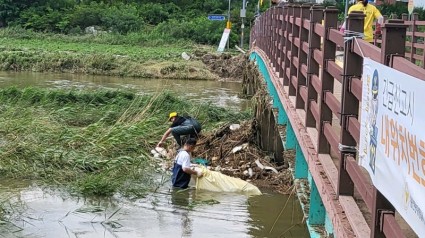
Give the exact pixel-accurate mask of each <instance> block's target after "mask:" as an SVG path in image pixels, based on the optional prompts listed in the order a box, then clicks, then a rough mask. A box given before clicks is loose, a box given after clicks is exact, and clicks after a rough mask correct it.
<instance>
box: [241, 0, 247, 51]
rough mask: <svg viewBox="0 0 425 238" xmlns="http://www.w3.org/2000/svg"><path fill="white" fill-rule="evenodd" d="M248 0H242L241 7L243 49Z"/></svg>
mask: <svg viewBox="0 0 425 238" xmlns="http://www.w3.org/2000/svg"><path fill="white" fill-rule="evenodd" d="M246 4H247V2H246V0H242V9H241V18H242V25H241V48H242V49H243V34H244V29H245V25H244V22H245V21H244V20H245V17H246V9H245V7H246Z"/></svg>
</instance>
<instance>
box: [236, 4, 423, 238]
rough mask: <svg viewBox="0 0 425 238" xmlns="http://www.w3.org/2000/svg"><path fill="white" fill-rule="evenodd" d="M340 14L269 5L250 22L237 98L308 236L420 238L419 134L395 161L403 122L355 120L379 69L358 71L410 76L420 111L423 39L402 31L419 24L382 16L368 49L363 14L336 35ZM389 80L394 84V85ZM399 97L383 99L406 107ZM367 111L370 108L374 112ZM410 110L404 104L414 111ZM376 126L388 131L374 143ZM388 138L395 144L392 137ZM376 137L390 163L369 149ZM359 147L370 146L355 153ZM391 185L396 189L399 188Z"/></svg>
mask: <svg viewBox="0 0 425 238" xmlns="http://www.w3.org/2000/svg"><path fill="white" fill-rule="evenodd" d="M338 13H339V12H338V10H336V9H335V8H331V7H328V8H323V7H321V6H316V5H308V4H302V5H301V4H299V5H297V4H286V5H281V6H276V7H274V8H271V9H268V10H267V11H266V12H264V13H263V14H261V16H259V17H258V18H257V19H256V21H255V25H254V26H253V28H252V30H251V33H250V49H251V50H250V60H251V61H253V62H255V67H256V68H258V71H259V72H260V74H259V75H255V74H253V73H245V74H244V92H245V93H246V94H248V95H254V94H255V95H257V96H256V108H255V114H256V118H257V121H258V127H259V133H258V142H259V144H260V146H261V147H262V148H263V149H265V150H268V151H272V152H274V154H275V159H276V160H280V161H285V162H288V163H289V164H290V168H291V169H292V170H293V177H294V181H295V185H296V188H297V195H298V198H299V201H300V203H301V206H302V208H303V210H304V213H305V216H306V217H307V222H306V223H307V226H308V228H309V231H310V234H311V237H324V236H327V237H350V238H351V237H361V238H364V237H391V238H392V237H417V236H419V237H425V222H424V220H423V213H425V210H424V208H425V206H424V205H423V204H425V196H422V195H425V157H424V156H425V143H424V141H423V140H424V139H425V137H424V136H423V133H424V131H423V130H422V131H421V130H416V131H415V130H413V129H412V131H411V133H412V134H411V135H412V136H407V137H408V138H413V134H414V133H416V134H415V137H414V140H413V139H411V140H410V142H412V143H414V145H415V146H414V147H412V146H410V147H409V148H414V150H413V149H406V151H408V152H406V153H405V154H404V157H403V153H404V152H403V153H402V152H400V151H402V150H403V148H404V147H400V148H401V149H399V147H398V145H397V149H398V157H397V156H395V155H396V154H395V153H396V152H394V151H395V149H396V147H395V145H394V144H395V143H398V142H400V140H401V138H403V135H407V134H402V133H401V130H402V129H405V128H404V127H402V123H399V124H398V127H399V129H397V124H395V125H393V124H394V122H395V123H397V121H396V119H394V120H392V119H391V123H393V124H389V126H388V125H387V124H388V123H389V121H388V120H387V121H385V120H384V119H382V121H380V123H375V124H376V125H377V126H375V124H372V126H373V127H371V128H372V129H371V131H370V132H369V129H370V128H369V127H367V126H368V125H369V124H367V123H366V120H364V121H362V119H361V118H362V114H364V115H363V116H366V115H367V114H370V111H369V110H370V109H371V108H368V105H369V104H368V102H369V101H365V98H366V99H367V100H369V99H370V98H369V97H368V93H369V91H365V90H367V87H365V86H364V85H369V84H371V82H372V81H373V82H375V81H374V80H375V74H376V81H378V76H377V73H374V72H373V70H372V71H371V72H372V73H370V72H369V71H368V72H366V71H365V69H368V68H367V67H369V68H371V67H372V68H373V67H375V66H376V67H377V68H378V69H381V68H382V70H381V71H382V72H381V71H379V70H375V71H376V72H378V71H379V74H380V75H384V76H381V77H384V78H380V79H379V80H381V81H379V83H380V84H379V85H384V83H388V82H389V81H390V80H392V77H396V76H392V75H391V74H393V75H402V76H403V77H402V78H404V77H406V81H405V82H406V85H407V84H408V83H409V82H410V81H409V80H410V78H412V80H417V81H412V82H416V83H417V82H419V83H418V84H416V83H413V84H414V86H413V89H412V90H415V87H416V88H417V90H418V91H416V94H415V95H416V96H412V98H414V99H417V101H416V104H415V105H417V106H418V105H419V104H418V103H419V102H418V100H420V99H419V98H418V96H420V95H421V93H422V91H420V88H421V87H419V86H421V85H424V84H425V82H423V80H425V70H424V69H423V67H424V64H423V63H424V60H425V53H424V52H423V43H420V40H419V41H418V39H421V37H423V36H425V34H424V33H415V32H414V31H413V33H412V32H410V33H407V29H408V28H409V29H410V30H412V29H413V30H415V29H417V28H412V25H413V26H415V24H416V26H417V25H418V24H420V23H421V22H419V21H417V20H415V19H414V21H412V22H404V21H403V20H393V19H390V20H387V21H386V23H385V24H384V25H383V27H382V39H380V40H379V41H375V43H376V45H373V44H370V43H368V42H365V41H363V40H362V39H361V38H359V34H358V33H362V32H363V19H364V15H363V13H362V12H353V13H351V14H350V15H349V16H348V19H347V29H348V31H349V34H348V33H346V34H345V35H344V34H343V33H341V32H339V31H338V29H337V27H338V25H337V24H338V23H337V21H338ZM406 38H409V39H410V42H406ZM412 39H413V40H414V41H413V42H412ZM422 42H423V40H422ZM377 45H379V47H378V46H377ZM406 49H408V51H406ZM417 49H419V50H417ZM421 53H422V54H421ZM338 55H342V59H339V58H338ZM406 57H408V58H406ZM252 67H254V66H252ZM387 67H389V68H387ZM393 72H395V73H393ZM387 74H388V75H389V76H386V75H387ZM404 75H408V76H404ZM362 76H363V78H362ZM366 76H368V77H366ZM369 76H370V77H369ZM397 77H398V76H397ZM397 77H396V79H394V80H400V79H397ZM408 79H409V80H408ZM403 82H404V81H403ZM390 83H393V85H394V83H395V84H396V81H394V82H393V81H391V82H390ZM403 84H404V83H400V84H399V85H398V87H397V88H398V89H399V91H398V92H399V93H400V92H404V94H406V95H407V91H408V90H407V89H406V90H404V89H402V88H403V87H404V86H403ZM400 85H401V86H400ZM376 87H377V86H376ZM406 87H407V86H406ZM372 90H375V88H372ZM379 90H380V91H379V93H381V90H387V91H386V93H387V94H385V95H386V96H389V95H390V94H389V93H388V88H387V89H385V88H384V86H382V88H381V86H380V87H379ZM376 93H378V90H377V89H376ZM423 93H425V91H424V92H423ZM258 95H259V96H258ZM391 95H393V94H391ZM399 95H400V94H399ZM397 100H398V101H397ZM400 101H401V99H400V97H397V99H396V100H394V101H391V102H390V103H394V104H396V103H397V104H399V105H402V106H405V107H406V105H407V101H404V103H403V104H400ZM362 102H363V105H362ZM387 103H388V102H387ZM381 104H382V103H381ZM384 104H385V103H384ZM385 105H387V104H385ZM375 106H376V109H373V108H372V112H373V110H377V108H378V106H377V105H375ZM410 106H411V107H412V108H410ZM417 106H413V104H412V105H410V104H409V108H410V109H411V110H412V112H413V109H414V107H417ZM365 108H366V110H365ZM379 110H381V109H379ZM394 111H395V109H394ZM419 111H421V110H419ZM422 111H423V109H422ZM375 112H376V111H375ZM381 112H382V110H381ZM381 112H380V113H381ZM416 112H418V111H416ZM397 114H399V113H397ZM420 114H422V113H416V114H414V115H413V113H412V117H411V119H412V125H413V121H414V119H415V120H416V121H417V120H422V119H424V118H421V115H420ZM379 115H380V114H379ZM383 118H384V117H383ZM378 119H379V118H378ZM379 120H381V119H379ZM375 122H376V118H375ZM386 122H388V123H387V124H385V123H386ZM381 123H382V124H381ZM382 125H384V127H385V125H386V127H387V128H386V130H384V128H383V127H382ZM375 127H376V128H377V129H375ZM365 128H369V129H365ZM388 128H389V129H388ZM406 128H407V127H406ZM378 129H379V130H380V129H382V130H381V131H384V132H385V131H386V132H387V134H386V137H385V136H384V137H385V138H384V137H382V138H379V139H378V140H377V138H375V137H376V135H375V130H376V131H377V130H378ZM406 130H407V129H405V130H404V131H406ZM384 132H381V134H380V135H381V136H382V135H383V133H384ZM368 133H369V134H368ZM406 133H407V132H406ZM409 133H410V132H409ZM421 133H422V135H421ZM365 135H366V136H365ZM374 135H375V137H374ZM409 135H410V134H409ZM395 136H396V137H397V138H399V139H397V140H394V138H395ZM365 138H366V139H367V140H369V138H370V141H371V142H370V144H369V143H366V144H365V143H364V142H362V140H364V139H365ZM373 138H375V142H374V143H375V144H374V146H373V145H372V144H373V143H372V141H373ZM385 139H387V141H388V142H385V141H386V140H385ZM406 140H408V139H406V136H405V137H404V141H406ZM376 141H379V142H378V147H379V146H381V144H380V143H382V146H384V147H385V151H384V154H385V155H387V154H388V155H389V156H388V157H391V156H392V157H391V158H393V159H391V160H390V159H388V158H384V157H382V153H381V154H379V153H378V152H374V153H373V154H372V149H374V150H373V151H376V149H377V145H376ZM397 141H398V142H397ZM368 142H369V141H368ZM410 142H409V143H410ZM362 143H363V144H362ZM406 143H407V142H406ZM364 146H369V147H368V148H369V149H368V150H364V151H363V150H360V148H364ZM387 148H388V151H387V150H386V149H387ZM406 148H407V147H406ZM378 150H379V148H378ZM390 150H391V151H392V152H391V153H392V154H391V156H390V152H389V151H390ZM369 151H370V152H369ZM290 152H292V153H295V159H293V160H292V159H290V156H288V154H290ZM363 152H364V153H363ZM410 152H411V153H410ZM374 155H375V157H373V156H374ZM409 156H411V158H412V159H409V158H408V157H409ZM372 157H373V160H370V161H373V166H372V162H369V160H368V162H367V163H365V162H364V160H365V158H372ZM400 158H401V160H402V161H401V165H400ZM403 159H405V160H406V162H403ZM375 160H376V167H375ZM397 160H398V166H399V167H396V169H397V170H394V169H391V168H390V167H388V168H387V167H383V166H384V165H383V163H384V164H390V165H391V163H394V161H397ZM362 161H363V162H362ZM365 164H366V165H365ZM394 164H395V166H397V163H394ZM369 165H370V166H369ZM412 171H413V173H412ZM415 171H416V172H415ZM375 172H376V174H375ZM380 173H383V174H384V175H387V177H385V178H387V180H385V179H384V180H383V179H382V178H380V177H379V174H380ZM393 180H394V181H396V182H394V183H393V182H392V181H393ZM399 180H403V181H399ZM397 182H401V183H402V184H403V183H404V184H403V185H402V186H401V188H402V189H403V190H402V192H399V190H398V189H399V187H400V186H398V183H397ZM411 184H412V185H411ZM392 189H393V191H391V190H392ZM391 192H392V193H391ZM415 200H416V202H415ZM399 201H400V202H399ZM419 204H422V205H419Z"/></svg>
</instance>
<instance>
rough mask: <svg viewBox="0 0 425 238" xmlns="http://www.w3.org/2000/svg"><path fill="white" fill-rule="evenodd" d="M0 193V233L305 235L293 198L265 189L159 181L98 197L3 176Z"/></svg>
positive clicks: (225, 235) (297, 207)
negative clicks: (180, 187)
mask: <svg viewBox="0 0 425 238" xmlns="http://www.w3.org/2000/svg"><path fill="white" fill-rule="evenodd" d="M0 194H1V195H0V196H1V197H3V207H5V208H6V210H7V211H12V212H11V213H10V214H11V216H10V217H8V219H6V220H7V221H6V222H0V237H34V238H35V237H220V238H221V237H308V234H307V230H306V228H305V225H304V224H303V223H302V215H301V211H300V208H299V203H298V201H296V200H294V199H293V196H292V197H288V196H283V195H278V194H274V193H270V192H267V191H265V192H264V194H263V195H260V196H254V197H247V196H245V195H243V194H235V193H232V194H230V193H211V192H205V191H195V190H185V191H173V190H171V189H170V188H169V187H168V186H164V187H162V188H161V189H159V190H158V191H157V192H156V193H153V194H150V195H148V196H147V197H145V198H141V199H136V200H128V199H125V198H122V197H119V196H114V197H112V198H110V199H98V198H80V197H75V196H71V195H68V194H66V193H63V192H60V191H57V190H56V191H54V190H51V189H47V188H44V189H42V188H40V187H37V186H34V185H29V184H26V183H22V182H21V183H19V184H18V183H16V182H13V183H10V181H9V182H2V184H1V185H0ZM6 197H7V198H8V199H9V202H7V203H6V202H4V198H6ZM288 199H289V200H288Z"/></svg>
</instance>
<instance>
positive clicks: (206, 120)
mask: <svg viewBox="0 0 425 238" xmlns="http://www.w3.org/2000/svg"><path fill="white" fill-rule="evenodd" d="M0 100H1V102H2V103H1V106H0V144H1V147H0V157H1V160H0V177H1V179H8V178H13V179H29V180H35V181H40V182H45V183H48V184H57V185H65V186H70V188H72V189H74V190H75V191H77V192H80V193H82V194H88V195H90V194H94V195H111V194H113V193H115V192H121V193H124V194H128V195H136V196H139V195H142V194H143V193H144V192H145V191H148V190H150V189H152V188H153V187H155V186H157V183H158V182H157V181H154V180H153V179H152V177H151V175H152V172H154V169H155V168H153V167H151V163H150V159H149V156H150V155H149V151H150V149H151V148H152V147H153V146H154V145H155V144H156V143H157V142H158V140H159V139H160V137H161V135H162V133H163V132H164V131H165V129H166V127H167V126H168V125H167V123H165V122H166V116H167V114H168V112H170V111H172V110H173V111H174V110H176V111H179V112H182V113H188V114H191V115H195V116H196V117H197V118H199V120H200V121H201V122H203V124H204V127H205V129H206V130H208V129H211V128H213V127H215V126H217V124H220V123H224V122H236V121H238V120H240V119H243V118H245V117H246V116H247V115H246V114H239V113H238V114H236V113H232V112H230V111H227V110H225V109H222V108H218V107H214V106H212V105H209V104H202V105H193V104H191V103H190V102H187V101H185V100H182V99H180V98H177V97H175V96H173V95H171V94H169V93H161V94H158V95H155V96H140V95H136V94H134V93H131V92H122V91H104V90H97V91H61V90H47V89H46V90H44V89H37V88H26V89H23V90H20V89H16V88H6V89H1V90H0Z"/></svg>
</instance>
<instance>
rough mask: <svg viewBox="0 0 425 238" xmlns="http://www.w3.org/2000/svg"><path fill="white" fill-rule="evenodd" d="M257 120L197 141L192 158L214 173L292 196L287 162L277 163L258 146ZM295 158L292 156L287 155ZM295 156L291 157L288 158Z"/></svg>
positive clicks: (218, 131)
mask: <svg viewBox="0 0 425 238" xmlns="http://www.w3.org/2000/svg"><path fill="white" fill-rule="evenodd" d="M255 136H256V129H255V121H248V122H244V123H243V124H241V125H238V124H229V125H225V126H222V127H221V128H219V129H218V130H216V131H215V132H212V133H209V134H204V135H202V136H201V137H200V138H199V140H198V146H197V147H196V149H195V151H194V152H193V158H194V159H195V160H196V159H198V160H199V159H204V160H206V161H208V166H209V167H210V169H211V170H215V171H220V172H221V173H223V174H226V175H229V176H232V177H238V178H241V179H243V180H246V181H249V182H251V183H253V184H254V185H256V186H257V187H259V188H260V189H261V188H263V189H264V188H267V189H273V190H274V191H277V192H280V193H290V192H291V188H292V185H293V179H292V175H291V172H290V170H289V169H288V166H287V163H282V162H280V163H279V162H275V161H274V158H273V155H268V154H266V153H265V152H264V151H261V150H260V149H259V148H258V147H257V146H256V145H255V143H254V142H255ZM284 156H285V159H286V160H288V159H289V160H290V159H293V153H285V155H284ZM289 157H292V158H289Z"/></svg>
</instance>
